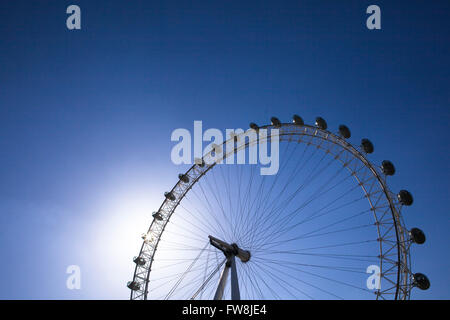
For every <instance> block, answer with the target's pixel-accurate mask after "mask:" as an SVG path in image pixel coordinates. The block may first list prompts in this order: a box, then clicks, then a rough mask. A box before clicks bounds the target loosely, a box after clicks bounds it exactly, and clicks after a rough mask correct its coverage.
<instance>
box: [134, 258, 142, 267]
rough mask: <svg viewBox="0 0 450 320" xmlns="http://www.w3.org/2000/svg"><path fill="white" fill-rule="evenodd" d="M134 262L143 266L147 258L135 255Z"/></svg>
mask: <svg viewBox="0 0 450 320" xmlns="http://www.w3.org/2000/svg"><path fill="white" fill-rule="evenodd" d="M133 262H134V263H136V264H137V265H138V266H143V265H144V264H145V259H144V258H141V257H134V258H133Z"/></svg>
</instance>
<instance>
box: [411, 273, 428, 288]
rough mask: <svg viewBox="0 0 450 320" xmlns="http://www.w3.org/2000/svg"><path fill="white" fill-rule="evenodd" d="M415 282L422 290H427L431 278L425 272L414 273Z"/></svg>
mask: <svg viewBox="0 0 450 320" xmlns="http://www.w3.org/2000/svg"><path fill="white" fill-rule="evenodd" d="M413 284H414V286H416V287H417V288H419V289H421V290H427V289H429V288H430V280H428V278H427V276H426V275H424V274H423V273H414V275H413Z"/></svg>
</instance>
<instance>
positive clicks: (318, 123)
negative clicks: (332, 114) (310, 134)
mask: <svg viewBox="0 0 450 320" xmlns="http://www.w3.org/2000/svg"><path fill="white" fill-rule="evenodd" d="M316 127H317V128H319V129H322V130H327V128H328V126H327V122H326V121H325V120H324V119H323V118H321V117H317V118H316Z"/></svg>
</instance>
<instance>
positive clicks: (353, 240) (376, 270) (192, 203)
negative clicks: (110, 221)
mask: <svg viewBox="0 0 450 320" xmlns="http://www.w3.org/2000/svg"><path fill="white" fill-rule="evenodd" d="M274 129H276V130H274ZM249 130H254V131H255V132H259V131H260V130H267V141H269V139H270V138H271V137H272V136H273V135H277V138H278V139H279V159H280V161H279V171H278V173H277V174H276V175H272V176H269V175H260V174H259V173H258V171H257V166H256V165H250V164H245V165H244V164H240V165H227V164H223V162H224V160H225V159H226V158H228V157H234V155H235V154H237V153H238V152H246V151H247V152H248V150H249V148H251V147H252V144H256V143H257V142H255V141H251V140H246V137H245V133H243V134H241V135H236V136H233V137H231V138H230V140H229V141H226V142H224V144H223V146H225V145H226V144H227V143H231V145H232V146H233V149H232V151H231V152H226V153H225V152H224V153H223V156H221V157H220V159H219V160H221V161H217V157H213V156H214V155H215V154H216V152H217V150H218V149H216V150H214V149H215V148H213V149H212V150H211V151H210V152H209V153H206V154H205V155H204V157H203V159H197V161H196V163H195V164H194V165H192V166H191V167H190V168H189V170H187V171H186V172H185V173H182V174H180V175H179V176H178V181H177V182H176V184H175V186H174V187H173V188H172V189H171V190H170V191H168V192H166V193H165V194H164V196H165V199H164V201H163V202H162V204H161V206H160V208H159V209H158V211H156V212H154V213H153V215H152V220H151V223H150V227H149V228H148V231H147V232H146V233H144V234H143V235H142V238H143V244H142V247H141V250H140V253H139V255H138V256H137V257H135V258H134V259H133V261H134V263H135V265H136V266H135V271H134V276H133V280H132V281H130V282H128V284H127V286H128V288H129V289H131V296H130V298H131V299H133V300H140V299H142V300H146V299H233V300H239V299H399V300H405V299H409V298H410V293H411V290H412V289H413V288H414V287H417V288H419V289H422V290H426V289H428V288H429V287H430V282H429V280H428V278H427V277H426V276H425V275H424V274H422V273H415V272H413V271H412V270H411V258H410V247H411V246H413V245H415V244H423V243H424V242H425V234H424V232H423V231H422V230H420V229H418V228H411V229H408V228H407V227H406V225H405V223H404V221H403V217H402V212H403V210H404V209H405V207H407V206H410V205H412V203H413V197H412V195H411V193H410V192H408V191H407V190H400V191H399V192H398V193H393V192H391V191H390V190H389V188H388V186H387V180H388V177H390V176H392V175H394V173H395V167H394V165H393V164H392V163H391V162H390V161H387V160H385V161H383V162H382V163H381V164H380V165H379V166H378V165H375V164H373V163H371V162H370V161H369V159H368V155H369V154H370V153H372V152H373V151H374V146H373V144H372V142H371V141H370V140H368V139H362V140H361V143H360V145H359V146H355V145H353V144H351V143H350V142H349V139H350V137H351V133H350V130H349V129H348V127H346V126H345V125H341V126H339V128H338V132H337V133H333V132H331V131H329V130H328V127H327V123H326V121H325V120H324V119H323V118H320V117H318V118H316V121H315V125H307V124H305V123H304V122H303V120H302V118H301V117H299V116H298V115H295V116H294V117H293V122H292V123H282V122H281V121H280V120H279V119H277V118H275V117H272V118H271V124H270V125H266V126H258V125H256V124H254V123H251V124H250V129H249ZM219 147H220V146H216V148H219ZM227 151H228V150H227ZM213 159H214V160H213Z"/></svg>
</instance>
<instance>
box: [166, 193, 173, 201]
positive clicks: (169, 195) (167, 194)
mask: <svg viewBox="0 0 450 320" xmlns="http://www.w3.org/2000/svg"><path fill="white" fill-rule="evenodd" d="M164 196H165V197H166V199H167V200H170V201H174V200H175V196H174V195H173V193H172V192H164Z"/></svg>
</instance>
